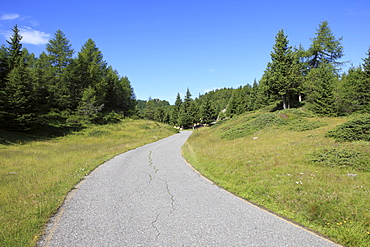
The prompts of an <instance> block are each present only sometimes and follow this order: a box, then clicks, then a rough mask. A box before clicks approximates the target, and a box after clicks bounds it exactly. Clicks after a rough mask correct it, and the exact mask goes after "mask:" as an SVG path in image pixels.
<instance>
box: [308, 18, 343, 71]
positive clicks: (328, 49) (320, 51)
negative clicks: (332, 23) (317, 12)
mask: <svg viewBox="0 0 370 247" xmlns="http://www.w3.org/2000/svg"><path fill="white" fill-rule="evenodd" d="M316 30H317V32H316V33H315V35H316V36H315V37H314V38H312V39H311V41H312V44H311V46H310V48H309V49H308V51H307V57H308V66H309V68H310V69H312V68H318V67H319V66H320V64H322V63H329V64H332V65H334V67H335V66H337V65H340V64H341V62H338V61H337V60H338V59H340V58H342V57H343V56H344V53H343V46H342V45H341V41H342V38H339V39H337V38H336V37H335V36H334V34H333V33H332V30H331V28H330V27H329V23H328V21H324V22H321V23H320V25H319V28H318V29H316Z"/></svg>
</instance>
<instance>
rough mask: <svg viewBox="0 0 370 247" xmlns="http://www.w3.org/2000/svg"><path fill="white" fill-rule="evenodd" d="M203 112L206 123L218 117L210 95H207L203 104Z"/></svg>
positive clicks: (203, 119) (203, 120) (203, 121)
mask: <svg viewBox="0 0 370 247" xmlns="http://www.w3.org/2000/svg"><path fill="white" fill-rule="evenodd" d="M201 114H202V117H201V118H202V123H204V124H210V123H211V122H213V121H215V120H216V118H217V114H215V111H214V109H213V108H212V104H211V100H210V99H209V98H208V97H206V99H205V100H204V103H203V104H202V105H201Z"/></svg>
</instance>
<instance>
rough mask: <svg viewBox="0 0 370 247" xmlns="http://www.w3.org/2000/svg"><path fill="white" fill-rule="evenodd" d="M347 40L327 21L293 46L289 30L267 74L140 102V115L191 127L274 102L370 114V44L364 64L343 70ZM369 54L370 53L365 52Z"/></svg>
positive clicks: (328, 112) (324, 112)
mask: <svg viewBox="0 0 370 247" xmlns="http://www.w3.org/2000/svg"><path fill="white" fill-rule="evenodd" d="M341 41H342V38H336V37H335V36H334V34H333V32H332V30H331V28H330V27H329V23H328V22H327V21H324V22H321V23H320V24H319V27H318V28H317V29H316V33H315V36H314V37H313V38H311V45H310V47H309V48H307V49H305V48H304V47H302V46H301V45H300V46H298V47H293V46H290V45H289V40H288V36H287V35H286V34H285V33H284V30H283V29H282V30H279V32H278V33H277V34H276V36H275V44H274V46H273V47H272V51H271V54H270V55H271V61H270V62H268V64H267V67H266V69H265V71H264V74H263V76H262V78H261V79H260V80H259V81H256V80H255V81H254V82H253V83H252V84H247V85H245V86H241V87H239V88H236V89H233V88H223V89H217V90H214V91H210V92H208V93H205V94H204V95H201V96H199V97H198V98H195V99H192V98H191V93H190V91H189V89H187V91H186V94H185V96H184V99H181V98H180V95H179V94H178V95H177V99H176V102H175V104H174V105H173V106H172V105H170V104H169V103H168V102H167V101H161V100H158V99H149V100H148V101H140V102H138V105H137V108H138V109H137V110H138V114H139V116H141V117H144V118H148V119H153V120H156V121H161V122H165V123H170V124H173V125H176V126H182V127H189V126H194V125H195V124H198V123H199V124H209V123H211V122H213V121H215V120H217V119H223V118H230V117H233V116H235V115H240V114H242V113H245V112H250V111H256V110H258V109H261V108H264V107H266V106H271V105H274V106H275V108H274V109H287V108H293V107H302V106H304V107H306V108H307V109H309V110H310V111H312V112H314V113H316V114H317V115H319V116H341V115H348V114H352V113H369V112H370V48H369V50H368V51H367V53H366V55H365V58H362V60H363V63H362V64H361V65H359V66H357V67H356V66H352V67H350V68H349V69H348V71H345V72H343V71H342V70H343V65H344V63H345V62H342V61H340V59H341V58H342V57H343V56H344V51H343V46H342V44H341ZM364 54H365V51H364Z"/></svg>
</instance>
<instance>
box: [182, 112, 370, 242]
mask: <svg viewBox="0 0 370 247" xmlns="http://www.w3.org/2000/svg"><path fill="white" fill-rule="evenodd" d="M352 118H353V117H338V118H330V117H325V118H319V117H316V116H314V115H312V114H310V113H309V112H306V111H304V110H302V109H291V110H284V111H280V112H276V113H270V112H257V113H252V114H246V115H241V116H238V117H235V118H233V119H230V120H224V121H221V122H219V123H218V124H216V125H215V126H214V127H211V128H203V129H199V130H197V131H195V132H194V133H193V135H192V136H191V137H190V138H189V140H188V142H187V143H186V144H185V145H184V146H183V154H184V157H185V158H186V159H187V160H188V161H189V162H190V163H191V164H192V165H193V166H194V167H195V168H196V169H197V170H199V171H200V172H201V173H202V174H203V175H204V176H206V177H208V178H209V179H211V180H212V181H214V182H215V183H217V184H218V185H219V186H221V187H223V188H225V189H226V190H229V191H231V192H233V193H234V194H236V195H238V196H240V197H242V198H245V199H247V200H249V201H251V202H253V203H255V204H258V205H260V206H262V207H264V208H266V209H269V210H271V211H273V212H276V213H278V214H279V215H281V216H284V217H286V218H288V219H291V220H293V221H295V222H298V223H299V224H301V225H304V226H306V227H308V228H310V229H312V230H314V231H316V232H319V233H321V234H323V235H325V236H328V237H329V238H331V239H332V240H334V241H335V242H338V243H340V244H342V245H345V246H370V143H369V142H368V141H354V142H336V141H335V140H334V139H333V138H329V137H326V133H327V132H328V131H330V130H332V129H334V128H335V126H338V125H341V124H343V123H345V122H347V121H349V120H351V119H352Z"/></svg>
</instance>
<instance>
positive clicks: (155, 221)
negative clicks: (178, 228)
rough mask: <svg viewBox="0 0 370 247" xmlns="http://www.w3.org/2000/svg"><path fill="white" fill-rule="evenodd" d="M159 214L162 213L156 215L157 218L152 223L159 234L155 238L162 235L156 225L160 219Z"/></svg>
mask: <svg viewBox="0 0 370 247" xmlns="http://www.w3.org/2000/svg"><path fill="white" fill-rule="evenodd" d="M159 215H160V213H158V214H157V216H156V217H155V220H154V221H153V222H152V223H151V225H152V227H153V228H154V230H155V231H156V232H157V236H156V237H155V240H157V239H158V238H159V235H161V232H160V231H159V230H158V227H156V225H155V223H157V221H158V218H159Z"/></svg>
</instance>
